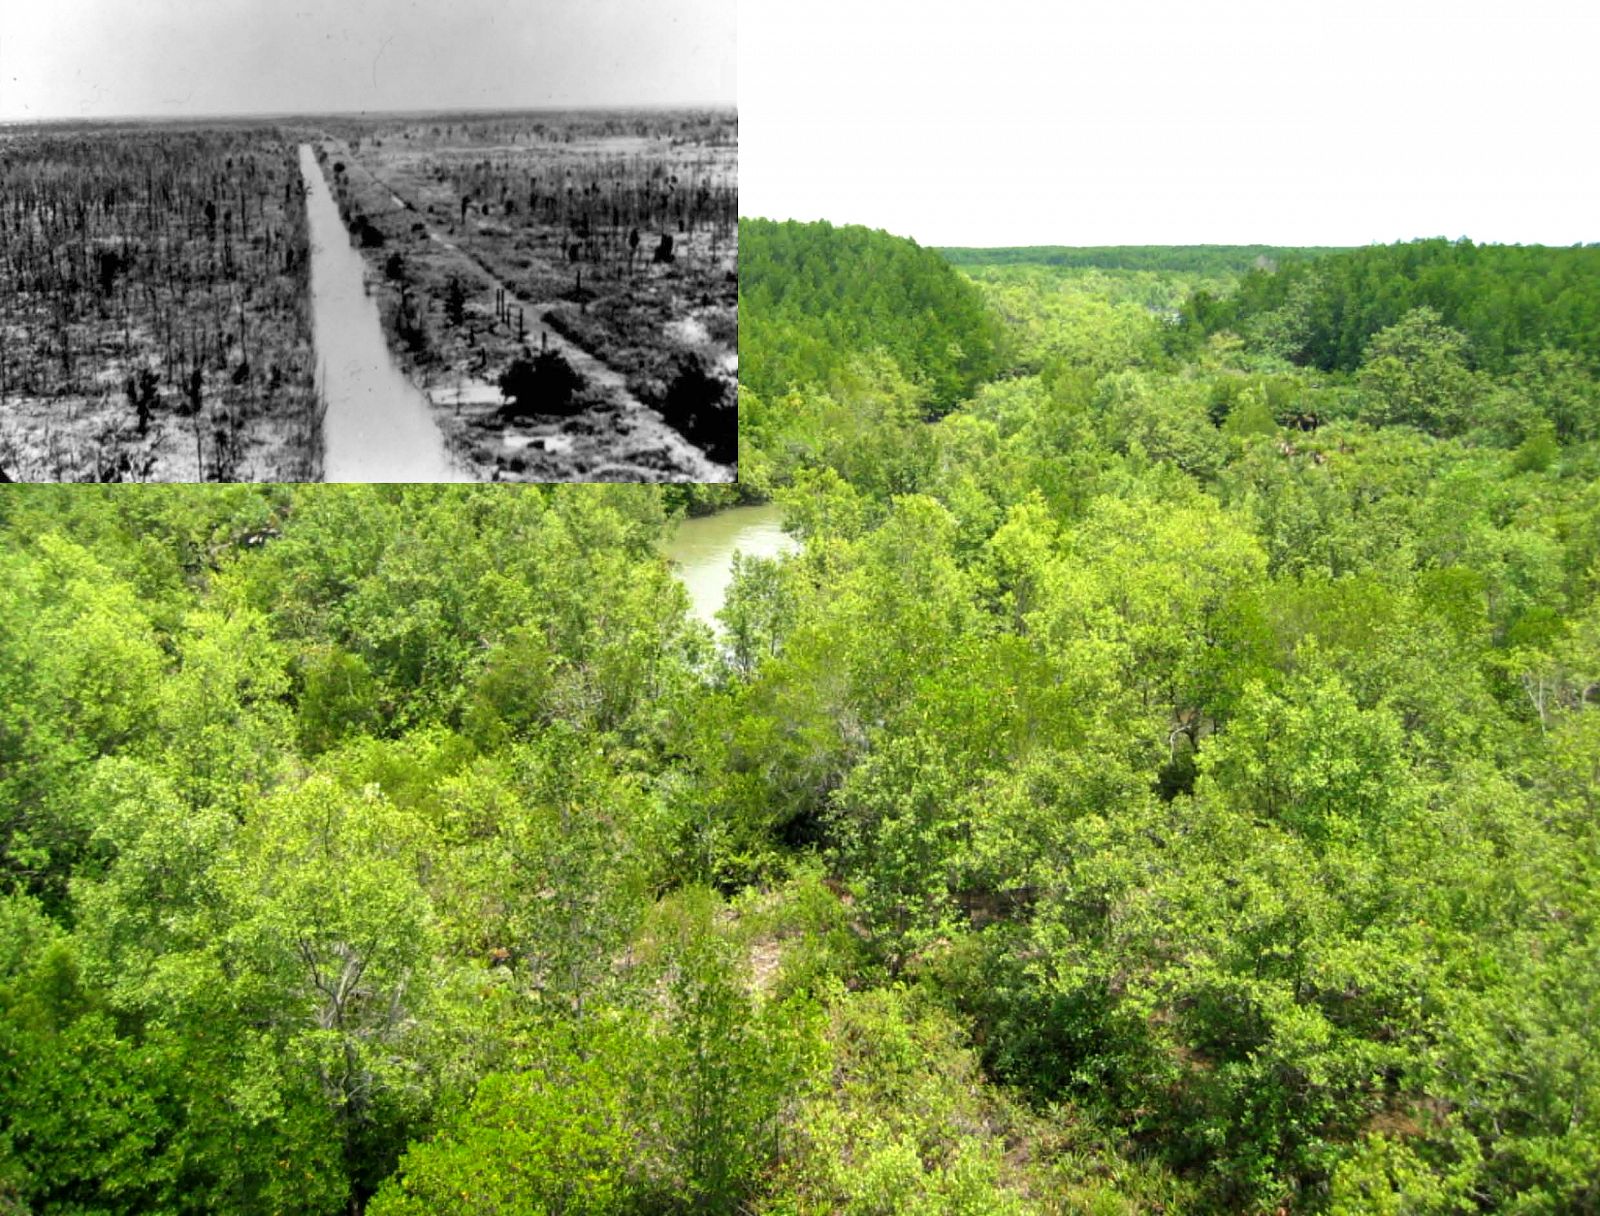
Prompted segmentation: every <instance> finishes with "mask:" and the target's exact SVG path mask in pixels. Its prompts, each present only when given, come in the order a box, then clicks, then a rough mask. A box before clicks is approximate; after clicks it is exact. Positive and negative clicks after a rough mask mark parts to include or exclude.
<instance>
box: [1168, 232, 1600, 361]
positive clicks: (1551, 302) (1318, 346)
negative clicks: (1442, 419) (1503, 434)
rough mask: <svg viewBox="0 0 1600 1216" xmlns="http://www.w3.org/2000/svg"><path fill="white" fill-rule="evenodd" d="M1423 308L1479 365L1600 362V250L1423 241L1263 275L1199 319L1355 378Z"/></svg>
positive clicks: (1199, 313) (1202, 299) (1203, 325)
mask: <svg viewBox="0 0 1600 1216" xmlns="http://www.w3.org/2000/svg"><path fill="white" fill-rule="evenodd" d="M1419 307H1427V308H1431V309H1433V310H1434V311H1435V312H1436V313H1438V314H1439V316H1440V317H1441V318H1442V320H1443V323H1444V324H1445V325H1446V326H1448V327H1450V328H1451V329H1454V330H1458V331H1460V332H1461V333H1462V334H1464V335H1465V336H1466V338H1467V342H1468V346H1467V350H1466V355H1467V357H1468V360H1469V362H1471V363H1472V364H1473V365H1475V366H1477V367H1479V368H1481V369H1483V370H1487V371H1503V370H1505V369H1506V368H1507V367H1509V366H1510V364H1511V362H1512V360H1513V359H1515V357H1516V356H1518V355H1524V354H1529V353H1532V352H1534V351H1537V350H1540V349H1542V348H1547V347H1555V348H1558V349H1562V350H1569V351H1575V352H1579V353H1580V354H1581V355H1582V356H1583V357H1584V358H1585V359H1586V360H1587V361H1588V362H1589V364H1590V366H1591V367H1593V366H1595V365H1596V364H1595V361H1596V359H1600V245H1577V246H1573V247H1571V248H1549V247H1545V246H1541V245H1474V244H1473V243H1472V242H1471V241H1456V242H1450V241H1444V240H1429V241H1412V242H1408V243H1404V244H1395V245H1372V246H1368V247H1366V248H1362V249H1351V250H1346V251H1343V252H1340V253H1333V254H1330V255H1328V256H1326V257H1322V258H1318V259H1316V260H1315V261H1295V262H1287V263H1285V264H1284V265H1282V266H1281V267H1279V268H1278V269H1277V270H1276V271H1274V272H1264V271H1254V272H1252V273H1250V274H1248V275H1246V276H1245V278H1244V280H1243V282H1242V283H1241V284H1240V286H1239V289H1238V291H1237V292H1236V293H1233V294H1232V295H1230V296H1228V297H1227V298H1226V299H1218V298H1215V297H1213V296H1211V295H1208V294H1205V293H1196V295H1195V297H1194V299H1193V300H1192V301H1191V303H1190V306H1189V314H1190V318H1191V321H1192V322H1193V323H1194V324H1195V325H1197V326H1198V327H1199V328H1200V329H1201V330H1203V331H1204V332H1205V333H1207V334H1211V333H1216V332H1218V331H1220V330H1224V329H1228V330H1234V331H1236V332H1239V333H1241V334H1243V335H1245V336H1246V337H1251V338H1255V339H1257V340H1258V341H1260V342H1262V343H1263V344H1266V345H1269V346H1271V347H1272V349H1273V353H1276V354H1279V355H1281V356H1282V357H1285V358H1287V359H1289V360H1291V361H1292V362H1294V363H1298V364H1300V365H1302V366H1307V365H1310V366H1316V367H1319V368H1321V369H1323V370H1324V371H1335V370H1338V371H1351V370H1354V369H1355V368H1356V367H1357V366H1359V365H1360V363H1361V361H1362V358H1363V354H1364V352H1365V351H1366V348H1367V342H1368V340H1369V339H1370V338H1372V336H1373V335H1374V334H1376V333H1377V332H1378V331H1379V330H1382V329H1386V328H1387V327H1389V326H1391V325H1393V324H1395V323H1396V322H1397V321H1399V320H1400V318H1401V317H1403V316H1405V314H1406V313H1408V312H1410V311H1411V310H1413V309H1416V308H1419Z"/></svg>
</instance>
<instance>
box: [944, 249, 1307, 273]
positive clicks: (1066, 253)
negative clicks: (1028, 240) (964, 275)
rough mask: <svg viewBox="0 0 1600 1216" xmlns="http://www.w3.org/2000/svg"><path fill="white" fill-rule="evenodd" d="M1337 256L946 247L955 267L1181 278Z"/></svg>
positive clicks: (1288, 251) (1275, 251)
mask: <svg viewBox="0 0 1600 1216" xmlns="http://www.w3.org/2000/svg"><path fill="white" fill-rule="evenodd" d="M1336 251H1337V250H1336V249H1335V248H1334V247H1331V246H1289V245H1080V246H1075V245H1024V246H1019V247H1013V248H997V249H983V248H972V247H967V246H949V247H942V248H940V249H939V250H938V253H939V255H940V256H941V257H943V258H944V259H945V260H946V261H947V262H949V263H950V264H951V265H952V266H1059V267H1062V268H1063V269H1071V270H1161V271H1174V272H1177V273H1180V274H1200V275H1232V274H1244V273H1245V272H1246V271H1249V270H1254V269H1257V268H1258V267H1261V266H1262V264H1263V263H1264V262H1265V263H1268V264H1270V266H1276V265H1278V264H1280V263H1282V262H1285V261H1288V260H1290V259H1298V260H1304V259H1307V258H1313V257H1316V256H1318V255H1320V254H1324V253H1333V252H1336Z"/></svg>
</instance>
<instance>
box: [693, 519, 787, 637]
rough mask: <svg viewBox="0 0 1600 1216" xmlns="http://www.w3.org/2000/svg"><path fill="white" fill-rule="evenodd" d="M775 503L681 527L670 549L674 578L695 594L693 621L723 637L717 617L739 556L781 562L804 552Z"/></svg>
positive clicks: (696, 521)
mask: <svg viewBox="0 0 1600 1216" xmlns="http://www.w3.org/2000/svg"><path fill="white" fill-rule="evenodd" d="M782 519H783V513H782V511H781V510H780V509H779V508H778V506H777V505H776V504H775V503H764V504H762V505H761V506H758V507H732V508H730V509H728V510H726V511H718V512H716V513H715V514H713V515H701V516H698V517H696V518H694V519H686V520H684V521H683V522H682V523H680V524H679V525H678V527H677V530H676V531H674V532H673V534H672V537H671V539H670V540H668V541H667V544H666V555H667V558H668V560H669V561H671V562H672V567H673V573H675V574H676V575H677V576H678V579H679V581H681V582H682V583H683V585H684V586H685V587H686V588H687V589H688V591H689V615H690V616H692V617H694V619H695V620H697V621H703V622H704V623H705V624H707V625H709V626H711V628H712V629H713V630H717V631H720V630H721V628H722V625H721V622H719V621H718V620H717V612H718V610H719V609H721V607H722V604H723V601H724V600H725V599H726V598H727V595H728V586H729V584H731V583H732V582H733V555H734V554H735V553H743V554H744V555H745V556H746V557H777V556H778V555H779V554H780V553H788V552H790V551H792V550H794V549H797V548H799V542H797V541H796V540H795V538H794V537H792V536H790V535H789V534H788V533H787V532H785V531H784V530H783V523H782Z"/></svg>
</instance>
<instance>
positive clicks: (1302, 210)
mask: <svg viewBox="0 0 1600 1216" xmlns="http://www.w3.org/2000/svg"><path fill="white" fill-rule="evenodd" d="M739 58H740V64H741V71H740V77H741V88H740V95H739V118H740V127H741V131H740V211H741V213H742V214H744V215H749V216H767V217H770V218H775V219H790V218H793V219H828V220H832V221H833V222H835V223H864V224H868V225H871V226H873V227H880V228H886V229H888V230H889V231H891V232H894V233H897V234H901V235H906V236H912V237H915V238H916V239H917V240H918V241H920V242H921V243H923V244H925V245H955V244H965V245H1025V244H1063V245H1098V244H1188V243H1201V242H1213V243H1238V244H1244V243H1253V242H1260V243H1268V244H1364V243H1367V242H1370V241H1394V240H1403V239H1409V238H1412V237H1419V236H1446V237H1452V238H1454V237H1459V236H1470V237H1472V238H1473V239H1474V240H1478V241H1499V242H1506V243H1511V242H1522V243H1534V242H1542V243H1547V244H1572V243H1576V242H1579V241H1600V153H1597V148H1596V142H1597V139H1600V104H1597V102H1600V4H1597V3H1595V2H1594V0H1588V2H1587V3H1583V4H1579V3H1571V2H1554V0H1522V2H1521V3H1517V4H1511V3H1499V4H1494V5H1489V4H1484V3H1481V2H1480V0H1456V2H1450V3H1445V2H1438V0H1422V2H1418V0H1387V2H1385V0H1338V2H1336V3H1325V4H1315V5H1313V4H1306V3H1301V2H1300V0H1192V2H1190V3H1173V2H1171V0H1090V2H1082V0H1067V2H1065V3H1058V4H1057V3H1046V2H1043V0H981V2H977V3H971V2H969V3H961V4H955V3H946V2H944V0H916V2H913V0H805V2H804V3H801V4H793V3H784V2H781V0H739Z"/></svg>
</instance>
